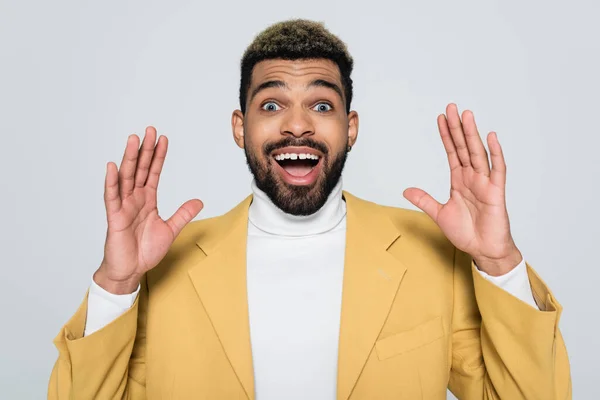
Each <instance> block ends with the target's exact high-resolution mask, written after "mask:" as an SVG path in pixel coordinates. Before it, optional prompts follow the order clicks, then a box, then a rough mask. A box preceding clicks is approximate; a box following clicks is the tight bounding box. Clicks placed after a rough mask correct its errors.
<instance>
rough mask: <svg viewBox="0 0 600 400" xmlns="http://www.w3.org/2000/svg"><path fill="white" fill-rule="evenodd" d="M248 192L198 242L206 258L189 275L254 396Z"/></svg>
mask: <svg viewBox="0 0 600 400" xmlns="http://www.w3.org/2000/svg"><path fill="white" fill-rule="evenodd" d="M251 201H252V196H248V197H247V198H246V199H245V200H244V201H242V202H241V203H240V204H239V205H238V206H237V207H235V208H234V209H232V210H231V211H229V212H228V213H227V214H225V215H223V216H222V217H221V218H218V219H215V222H217V221H218V222H217V223H215V224H214V225H213V226H212V227H211V228H210V229H209V230H208V231H207V233H206V234H205V235H204V236H203V237H201V238H200V239H198V240H197V242H196V244H197V245H198V246H199V247H200V249H202V251H203V252H204V253H205V254H206V258H205V259H204V260H203V261H202V262H200V263H199V264H198V265H196V266H194V267H193V268H191V269H190V270H189V276H190V278H191V280H192V283H193V285H194V287H195V289H196V292H197V294H198V296H199V297H200V300H201V302H202V305H203V306H204V308H205V310H206V312H207V314H208V316H209V318H210V321H211V323H212V325H213V327H214V329H215V331H216V333H217V336H218V337H219V340H220V341H221V344H222V346H223V349H224V351H225V354H226V355H227V358H228V359H229V362H230V363H231V365H232V367H233V369H234V371H235V374H236V375H237V377H238V379H239V381H240V383H241V384H242V386H243V387H244V390H245V391H246V395H247V396H248V398H249V399H251V400H253V399H254V372H253V368H252V350H251V344H250V327H249V319H248V297H247V286H246V242H247V233H248V230H247V229H248V207H249V206H250V203H251Z"/></svg>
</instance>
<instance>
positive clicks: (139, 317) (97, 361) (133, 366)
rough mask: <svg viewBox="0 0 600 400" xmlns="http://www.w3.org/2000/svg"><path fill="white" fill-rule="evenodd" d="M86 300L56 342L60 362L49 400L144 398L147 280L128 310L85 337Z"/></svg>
mask: <svg viewBox="0 0 600 400" xmlns="http://www.w3.org/2000/svg"><path fill="white" fill-rule="evenodd" d="M87 296H88V294H86V296H85V298H84V300H83V302H82V304H81V305H80V306H79V309H78V310H77V312H76V313H75V315H73V317H71V319H70V320H69V321H68V322H67V323H66V324H65V325H64V326H63V327H62V329H61V331H60V332H59V334H58V335H57V336H56V338H55V339H54V344H55V346H56V348H57V349H58V359H57V360H56V363H55V364H54V368H53V369H52V374H51V376H50V382H49V386H48V399H49V400H64V399H82V400H83V399H145V398H146V388H145V380H146V378H145V375H146V374H145V347H146V329H145V321H146V310H147V304H148V289H147V284H146V281H145V278H144V279H143V280H142V282H141V289H140V293H139V295H138V297H137V298H136V300H135V302H134V303H133V305H132V306H131V308H130V309H129V310H127V311H126V312H125V313H123V314H122V315H121V316H120V317H118V318H117V319H115V320H114V321H112V322H111V323H109V324H108V325H106V326H104V327H103V328H101V329H100V330H98V331H96V332H94V333H92V334H91V335H89V336H85V337H84V336H83V333H84V329H85V322H86V314H87Z"/></svg>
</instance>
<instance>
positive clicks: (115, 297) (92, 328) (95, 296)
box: [83, 279, 140, 336]
mask: <svg viewBox="0 0 600 400" xmlns="http://www.w3.org/2000/svg"><path fill="white" fill-rule="evenodd" d="M139 291H140V285H138V287H137V289H136V290H135V292H133V293H131V294H112V293H110V292H107V291H106V290H104V289H102V288H101V287H100V286H99V285H98V284H97V283H96V282H94V280H93V279H92V284H91V285H90V290H89V293H88V304H87V317H86V321H85V330H84V333H83V336H88V335H91V334H92V333H94V332H96V331H97V330H100V329H102V328H103V327H105V326H106V325H108V324H110V323H111V322H112V321H114V320H115V319H117V318H118V317H119V316H121V314H123V313H124V312H125V311H127V310H129V309H130V308H131V306H132V305H133V303H134V302H135V298H136V297H137V295H138V293H139Z"/></svg>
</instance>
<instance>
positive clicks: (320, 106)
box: [313, 103, 332, 112]
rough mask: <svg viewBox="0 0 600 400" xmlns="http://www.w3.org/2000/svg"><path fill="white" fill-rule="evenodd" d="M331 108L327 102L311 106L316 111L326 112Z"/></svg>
mask: <svg viewBox="0 0 600 400" xmlns="http://www.w3.org/2000/svg"><path fill="white" fill-rule="evenodd" d="M331 109H332V107H331V105H329V104H327V103H319V104H317V105H316V106H315V107H314V108H313V110H315V111H318V112H327V111H331Z"/></svg>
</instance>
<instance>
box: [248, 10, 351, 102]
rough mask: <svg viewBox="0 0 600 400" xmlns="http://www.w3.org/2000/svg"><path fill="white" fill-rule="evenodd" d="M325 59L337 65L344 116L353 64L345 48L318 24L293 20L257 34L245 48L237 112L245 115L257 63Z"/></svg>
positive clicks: (277, 24) (349, 98)
mask: <svg viewBox="0 0 600 400" xmlns="http://www.w3.org/2000/svg"><path fill="white" fill-rule="evenodd" d="M318 58H325V59H328V60H331V61H333V62H334V63H336V64H337V66H338V68H339V70H340V75H341V78H342V85H343V91H344V96H345V98H346V113H349V112H350V103H351V102H352V79H351V78H350V74H351V73H352V67H353V64H354V61H353V60H352V57H351V56H350V53H348V50H347V48H346V44H345V43H344V42H342V41H341V40H340V39H339V38H338V37H337V36H335V35H334V34H332V33H331V32H329V31H328V30H327V29H326V28H325V25H324V24H323V23H322V22H315V21H309V20H305V19H293V20H288V21H283V22H278V23H276V24H273V25H271V26H269V27H268V28H267V29H265V30H264V31H262V32H261V33H259V34H258V35H257V36H256V37H255V38H254V41H253V42H252V43H251V44H250V46H248V48H247V49H246V51H245V52H244V55H243V57H242V62H241V72H242V76H241V80H240V108H241V110H242V113H245V112H246V101H247V98H248V90H249V89H250V81H251V78H252V70H253V68H254V66H255V65H256V64H257V63H259V62H260V61H264V60H271V59H283V60H298V59H318Z"/></svg>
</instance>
